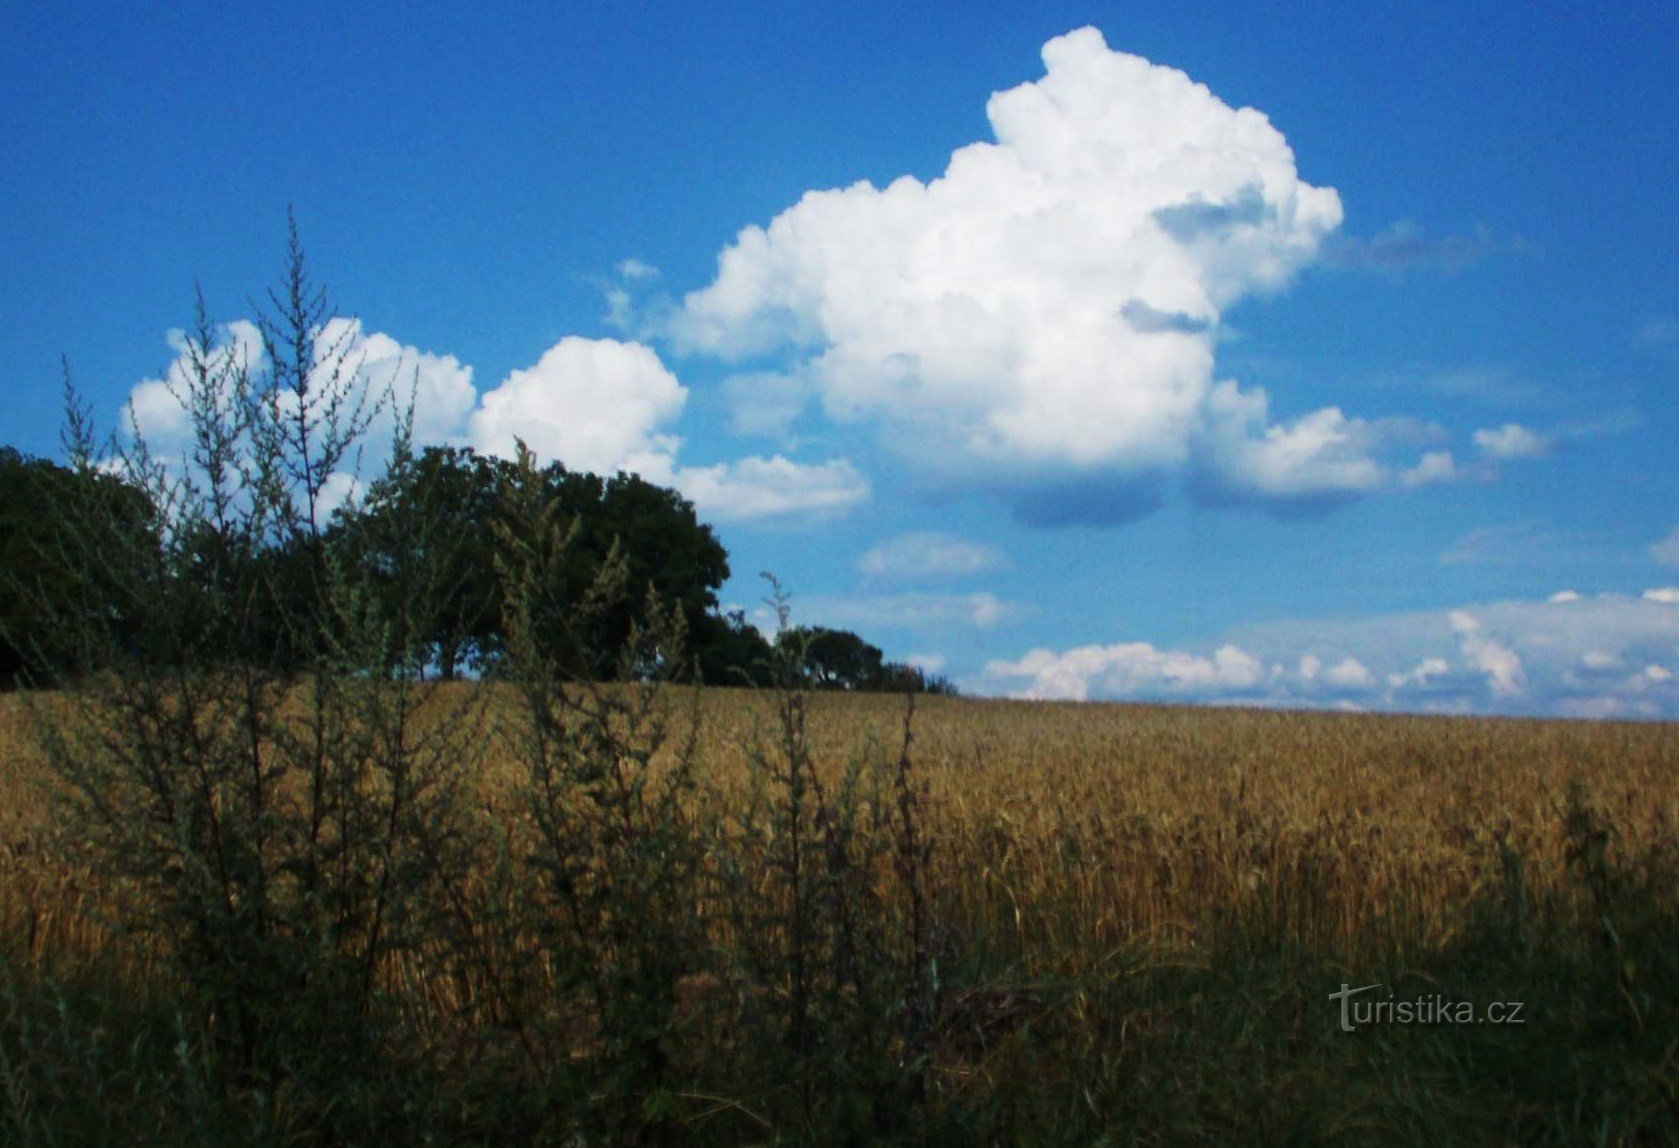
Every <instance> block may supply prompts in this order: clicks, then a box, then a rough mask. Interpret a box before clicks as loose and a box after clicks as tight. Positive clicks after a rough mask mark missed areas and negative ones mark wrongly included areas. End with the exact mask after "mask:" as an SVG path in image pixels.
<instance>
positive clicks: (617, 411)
mask: <svg viewBox="0 0 1679 1148" xmlns="http://www.w3.org/2000/svg"><path fill="white" fill-rule="evenodd" d="M687 399H688V390H687V388H686V387H684V386H683V385H682V384H681V383H680V382H678V381H677V379H676V376H675V375H673V374H672V373H671V372H670V371H669V369H667V368H666V367H665V365H664V363H662V362H661V361H660V360H659V356H658V355H657V353H655V352H654V350H653V349H652V348H651V347H649V346H647V345H645V344H643V343H634V342H620V341H618V340H616V339H583V338H577V337H569V338H565V339H562V340H560V342H559V343H557V344H556V345H555V346H553V347H551V348H549V350H548V351H547V353H545V354H544V355H543V356H542V358H541V359H540V360H539V361H538V362H537V363H536V365H535V366H533V367H531V368H529V369H527V370H520V371H514V372H512V373H511V374H510V375H508V377H507V379H506V381H505V382H503V383H502V384H501V386H499V387H497V388H496V389H495V390H493V391H490V392H489V393H488V394H486V395H485V396H484V399H483V402H482V404H481V405H480V406H479V408H478V409H477V410H476V411H474V412H473V415H472V419H471V427H470V438H471V440H472V443H473V445H474V446H476V447H477V448H478V449H480V450H483V451H485V452H487V453H491V454H503V455H505V454H509V453H511V451H512V450H513V444H514V442H515V440H516V439H517V440H523V441H524V443H525V444H526V445H527V446H528V447H530V448H531V450H532V451H534V452H535V453H536V454H537V455H538V457H540V458H544V459H557V460H559V461H561V462H564V463H565V464H566V465H567V466H568V467H571V468H573V469H575V470H590V471H595V472H597V473H602V474H612V473H614V472H616V471H619V470H625V471H631V472H633V473H636V474H639V475H641V476H642V477H643V478H645V479H647V480H648V481H649V482H655V483H659V484H660V485H663V486H674V487H676V488H677V489H678V490H680V491H681V492H682V493H683V494H684V495H685V496H686V497H688V498H689V499H691V500H692V501H693V503H694V505H695V506H696V507H697V508H698V509H699V511H700V513H701V514H702V515H704V516H706V517H709V518H713V519H716V520H719V521H740V520H743V519H752V518H767V517H774V516H779V515H791V514H804V515H810V514H832V513H837V512H840V511H844V510H846V509H849V508H850V507H852V506H855V505H857V504H858V503H860V502H862V501H864V500H865V499H867V498H868V496H869V484H868V482H867V480H866V479H864V478H863V476H862V475H861V474H859V473H858V472H857V469H856V468H855V467H853V466H852V465H851V464H850V463H849V462H848V461H846V460H844V459H836V460H833V461H830V462H826V463H820V464H805V463H798V462H794V461H792V460H790V459H788V458H785V457H783V456H781V455H776V456H774V457H772V458H759V457H751V458H743V459H738V460H734V461H730V462H723V463H716V464H713V465H710V466H683V465H680V464H679V463H678V462H677V458H676V455H677V452H678V450H680V448H681V445H682V440H681V439H680V438H678V437H677V436H676V435H674V434H671V433H670V432H669V431H668V429H667V428H668V427H669V426H670V424H671V423H673V422H674V421H675V420H676V418H677V416H678V415H680V414H681V412H682V408H683V406H684V405H685V404H686V402H687Z"/></svg>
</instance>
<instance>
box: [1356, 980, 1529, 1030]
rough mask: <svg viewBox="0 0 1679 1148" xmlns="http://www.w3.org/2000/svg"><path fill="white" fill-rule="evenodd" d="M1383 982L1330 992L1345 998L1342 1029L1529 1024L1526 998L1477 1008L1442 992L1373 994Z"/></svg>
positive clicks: (1471, 1002)
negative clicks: (1400, 995) (1377, 995)
mask: <svg viewBox="0 0 1679 1148" xmlns="http://www.w3.org/2000/svg"><path fill="white" fill-rule="evenodd" d="M1381 987H1382V985H1381V984H1379V983H1378V984H1373V985H1364V986H1362V987H1360V988H1353V987H1352V986H1351V985H1349V984H1347V983H1346V982H1344V981H1343V982H1342V983H1341V991H1340V992H1333V993H1330V994H1329V999H1330V1000H1332V1001H1340V1002H1341V1031H1342V1032H1353V1031H1354V1030H1356V1029H1358V1028H1359V1027H1361V1026H1363V1025H1371V1024H1526V1023H1527V1018H1526V1017H1524V1016H1523V1015H1522V1007H1523V1005H1524V1003H1525V1002H1523V1001H1493V1002H1492V1003H1490V1004H1488V1005H1487V1006H1486V1007H1484V1008H1477V1007H1476V1005H1475V1003H1474V1002H1473V1001H1460V1000H1452V999H1451V998H1450V997H1444V996H1441V995H1440V994H1439V993H1429V994H1426V995H1424V996H1420V997H1406V998H1398V997H1395V996H1394V994H1393V992H1392V990H1389V991H1388V995H1387V996H1386V997H1385V998H1383V997H1369V996H1365V995H1364V994H1366V993H1371V992H1375V991H1376V990H1377V989H1379V988H1381Z"/></svg>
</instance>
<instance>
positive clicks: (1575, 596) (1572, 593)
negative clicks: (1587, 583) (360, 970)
mask: <svg viewBox="0 0 1679 1148" xmlns="http://www.w3.org/2000/svg"><path fill="white" fill-rule="evenodd" d="M1579 600H1580V592H1579V591H1578V590H1558V591H1557V592H1556V593H1555V594H1552V595H1551V596H1550V597H1549V598H1547V599H1545V601H1547V602H1551V603H1553V604H1557V605H1560V604H1562V603H1564V602H1578V601H1579Z"/></svg>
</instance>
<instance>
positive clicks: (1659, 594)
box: [1644, 586, 1679, 605]
mask: <svg viewBox="0 0 1679 1148" xmlns="http://www.w3.org/2000/svg"><path fill="white" fill-rule="evenodd" d="M1644 600H1645V601H1646V602H1660V603H1662V604H1663V605H1670V604H1672V603H1675V602H1679V587H1675V586H1658V587H1656V588H1655V589H1653V590H1646V591H1644Z"/></svg>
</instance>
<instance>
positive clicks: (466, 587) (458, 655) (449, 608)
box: [333, 447, 729, 679]
mask: <svg viewBox="0 0 1679 1148" xmlns="http://www.w3.org/2000/svg"><path fill="white" fill-rule="evenodd" d="M525 482H533V483H535V484H536V485H537V488H538V491H539V497H540V498H541V499H542V500H544V501H545V502H546V503H547V504H551V505H552V506H553V507H554V513H555V515H556V521H558V522H561V523H563V524H564V525H565V527H566V529H568V530H569V529H571V528H572V527H573V526H575V527H576V535H575V537H573V538H572V539H571V542H570V544H569V545H568V546H567V548H566V552H565V560H564V562H563V563H561V564H558V565H557V566H556V567H555V569H554V570H553V571H552V572H551V573H550V574H549V575H548V576H549V577H552V578H555V579H558V580H559V583H560V585H559V586H557V587H555V589H556V590H559V591H561V592H562V593H563V594H564V596H565V597H566V600H568V601H580V600H581V599H582V597H583V596H584V595H585V594H586V593H587V592H588V589H589V587H590V586H592V585H593V584H594V582H595V579H596V577H597V576H598V574H599V571H600V569H601V568H602V566H603V565H604V564H605V563H606V562H607V560H608V558H609V556H611V555H612V554H613V553H614V552H616V553H617V554H618V556H619V557H620V558H621V560H622V562H623V566H624V578H625V583H626V586H627V587H628V588H629V592H628V593H626V594H625V595H623V596H621V598H620V599H618V600H616V601H615V602H614V603H613V605H612V608H611V609H610V610H607V611H605V612H602V613H600V614H597V615H592V616H591V617H590V619H589V622H588V625H589V627H590V632H589V633H587V634H577V635H573V637H574V638H575V639H576V640H577V642H578V643H579V645H580V648H588V649H590V650H593V651H600V652H602V653H600V654H599V656H597V657H595V658H593V660H592V662H591V664H590V665H588V666H578V667H576V672H577V673H578V674H580V675H583V676H589V677H597V678H603V679H604V678H610V677H612V676H613V675H615V674H616V673H618V672H619V671H618V667H617V665H616V662H615V661H614V660H613V658H612V657H610V656H609V655H608V654H607V653H605V652H609V651H614V650H617V649H619V648H620V647H622V646H623V644H624V642H625V641H626V640H627V638H628V636H629V634H630V631H631V628H632V627H633V626H635V625H637V624H638V623H642V622H645V620H646V619H645V614H644V606H645V602H646V598H647V595H648V594H649V593H652V594H653V595H654V596H656V597H657V598H658V599H659V600H660V601H662V602H664V603H666V604H667V605H669V606H670V607H673V608H675V609H676V610H677V611H678V612H679V613H680V614H681V616H682V618H683V621H684V623H685V624H686V625H687V627H688V632H689V634H690V635H693V636H694V637H695V638H697V639H698V642H696V643H695V645H694V648H695V651H696V654H697V655H698V656H699V657H700V658H701V660H702V662H706V663H707V664H714V663H715V661H716V658H715V656H714V655H713V654H712V653H711V652H709V651H708V649H707V647H706V645H705V642H706V641H707V640H708V639H711V638H717V639H718V640H726V639H727V637H728V635H727V634H725V633H723V632H721V631H720V628H719V626H718V625H717V624H716V623H715V622H713V621H712V616H713V614H714V612H715V610H716V607H717V589H718V588H719V587H720V586H721V585H722V584H723V581H724V579H726V578H727V577H728V576H729V564H728V553H727V551H725V550H724V549H723V546H722V544H721V543H719V542H718V541H717V538H716V536H715V535H714V534H713V533H712V530H711V527H709V526H707V525H705V524H703V523H701V522H700V521H699V519H698V517H697V516H696V515H695V513H694V508H693V504H692V503H690V502H688V501H687V500H686V499H684V498H683V497H682V496H681V495H680V494H678V493H677V492H676V491H674V490H669V489H666V488H664V487H660V486H656V485H654V484H653V483H650V482H647V481H646V480H645V479H643V478H641V477H639V476H637V475H633V474H625V473H620V474H617V475H615V476H613V477H612V478H609V479H603V478H601V477H599V476H597V475H593V474H589V473H586V472H580V471H568V470H567V469H566V468H565V467H564V466H563V465H562V464H560V463H552V464H550V465H549V466H547V467H542V468H536V467H534V466H533V467H531V468H529V470H528V472H520V471H519V469H518V468H517V467H516V466H515V465H514V464H513V463H512V462H509V461H507V460H505V459H494V458H486V457H483V456H480V455H478V454H476V453H474V452H473V451H472V450H470V449H464V448H456V447H430V448H427V449H426V450H425V451H423V452H422V453H421V454H420V455H419V456H418V457H417V458H416V459H414V460H413V461H412V463H410V464H409V465H408V466H406V467H404V468H402V469H401V470H399V471H395V472H393V473H392V474H391V475H389V476H387V477H386V478H384V479H382V480H381V481H379V482H376V483H374V484H373V485H372V487H371V488H370V489H369V492H368V497H367V500H366V503H365V505H364V506H363V507H361V508H360V509H359V510H357V511H352V512H346V513H344V514H342V515H340V516H339V518H338V520H337V521H336V523H335V526H334V543H333V544H334V546H336V547H339V548H340V549H341V550H342V552H343V553H344V554H345V555H346V560H347V561H350V562H353V563H360V564H363V565H365V566H367V567H368V568H369V569H370V570H371V571H373V572H374V574H375V575H377V576H378V577H379V578H380V579H381V580H382V583H383V584H384V585H385V587H386V593H387V595H391V594H396V595H405V594H407V593H408V589H407V586H406V584H405V583H404V582H403V581H401V580H398V579H396V578H394V577H393V576H392V571H391V558H390V555H391V552H392V549H393V548H401V547H407V546H410V545H411V540H410V539H409V538H408V537H407V528H406V526H405V524H406V523H408V522H409V521H411V520H412V519H413V518H414V517H415V516H417V515H418V516H423V517H426V518H428V519H431V520H435V521H438V522H440V523H443V524H446V528H445V529H444V530H443V531H441V532H440V534H439V536H438V537H436V538H435V539H434V540H433V542H432V544H431V546H430V547H428V548H427V550H426V551H425V553H423V554H419V555H417V556H416V557H417V559H418V561H419V562H420V564H421V570H420V572H418V574H417V576H419V577H421V578H422V579H423V580H424V581H425V582H426V584H427V585H429V586H431V587H433V588H434V590H435V596H436V600H437V602H438V609H437V610H436V611H435V613H433V614H432V615H430V616H429V617H428V618H427V619H425V620H424V625H423V629H422V630H420V631H419V632H416V633H414V634H411V635H409V636H408V637H409V640H410V641H411V642H412V643H413V644H414V645H415V648H417V649H419V650H421V651H423V656H424V658H425V660H427V661H430V662H434V664H435V665H436V666H437V670H438V673H439V674H440V675H441V676H443V677H444V678H446V679H447V678H452V677H454V676H456V674H457V673H458V672H459V670H461V669H463V668H467V669H480V670H483V669H489V668H492V667H493V666H494V664H495V662H496V659H497V658H498V656H499V655H500V652H501V651H502V649H503V648H504V646H505V634H504V633H503V613H504V611H503V599H502V591H501V587H500V584H499V578H498V574H497V565H496V563H497V551H498V543H497V538H498V524H500V523H502V522H503V521H504V519H505V514H504V511H503V508H502V499H503V497H504V492H505V490H506V489H507V488H510V487H511V486H514V485H517V484H519V483H525ZM579 624H581V623H579ZM556 640H557V638H556Z"/></svg>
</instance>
